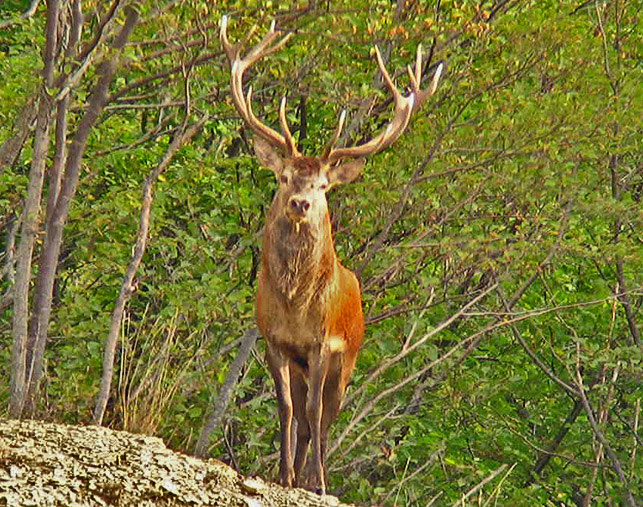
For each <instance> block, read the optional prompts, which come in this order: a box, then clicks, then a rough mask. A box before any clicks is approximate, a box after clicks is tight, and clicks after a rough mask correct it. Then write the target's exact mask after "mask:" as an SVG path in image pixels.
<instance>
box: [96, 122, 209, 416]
mask: <svg viewBox="0 0 643 507" xmlns="http://www.w3.org/2000/svg"><path fill="white" fill-rule="evenodd" d="M206 119H207V116H204V117H203V118H202V119H201V120H199V121H198V122H197V123H196V124H194V125H192V126H191V127H190V128H189V129H187V130H182V131H181V132H179V133H177V134H176V135H175V136H174V140H173V141H172V143H171V144H170V146H169V147H168V149H167V151H166V152H165V155H163V158H162V160H161V162H160V163H159V165H158V166H157V167H156V168H155V169H154V170H153V171H152V172H151V173H150V174H149V175H148V176H147V178H146V180H145V184H144V185H143V198H142V202H141V214H140V220H139V228H138V235H137V237H136V245H135V247H134V254H133V255H132V259H131V260H130V263H129V266H128V267H127V271H126V272H125V277H124V278H123V283H122V284H121V290H120V293H119V295H118V298H116V302H115V303H114V311H113V312H112V320H111V323H110V327H109V334H108V336H107V340H106V341H105V351H104V353H103V375H102V377H101V382H100V390H99V393H98V397H97V398H96V406H95V407H94V417H93V422H94V424H102V423H103V417H104V415H105V409H106V408H107V401H108V400H109V392H110V390H111V386H112V377H113V375H114V358H115V356H116V344H117V343H118V335H119V332H120V329H121V322H122V320H123V312H124V310H125V304H126V303H127V301H128V300H129V298H130V297H131V295H132V294H133V293H134V291H135V290H136V289H135V285H134V283H133V282H134V276H135V275H136V271H137V270H138V267H139V266H140V264H141V260H142V259H143V254H144V253H145V247H146V245H147V237H148V232H149V227H150V211H151V209H152V199H153V191H154V184H155V183H156V180H157V179H158V177H159V175H160V174H161V173H162V172H163V171H164V170H165V169H166V168H167V166H168V165H169V164H170V162H171V161H172V158H173V157H174V155H175V154H176V152H177V151H178V150H179V149H180V148H181V147H182V146H183V145H184V144H185V143H186V142H187V141H189V140H190V139H191V138H192V137H193V136H194V135H195V134H196V133H197V132H198V131H199V130H200V129H201V127H203V124H204V123H205V121H206Z"/></svg>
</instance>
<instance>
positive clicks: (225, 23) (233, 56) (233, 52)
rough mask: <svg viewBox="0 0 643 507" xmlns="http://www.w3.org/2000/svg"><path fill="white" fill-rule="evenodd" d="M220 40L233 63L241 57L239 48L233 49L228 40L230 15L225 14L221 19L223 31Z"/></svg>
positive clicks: (220, 31)
mask: <svg viewBox="0 0 643 507" xmlns="http://www.w3.org/2000/svg"><path fill="white" fill-rule="evenodd" d="M219 39H220V40H221V45H222V46H223V50H224V51H225V52H226V55H228V60H229V61H230V63H232V62H233V61H234V60H235V59H236V58H238V56H239V48H238V47H233V46H232V44H230V41H229V40H228V15H227V14H224V15H223V16H222V17H221V29H220V30H219Z"/></svg>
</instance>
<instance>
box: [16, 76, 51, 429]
mask: <svg viewBox="0 0 643 507" xmlns="http://www.w3.org/2000/svg"><path fill="white" fill-rule="evenodd" d="M49 111H50V107H49V96H48V95H47V90H46V88H45V86H44V85H43V87H42V90H41V93H40V104H39V106H38V119H37V122H36V132H35V134H34V148H33V151H34V154H33V160H32V163H31V171H30V172H29V185H28V187H27V198H26V199H25V205H24V208H23V211H22V214H23V219H22V229H21V234H20V242H19V243H18V250H17V254H16V257H17V260H16V275H15V284H14V286H13V314H12V320H13V322H12V332H13V348H12V350H11V387H10V398H9V416H10V417H12V418H16V419H18V418H20V417H21V415H22V408H23V406H24V395H25V387H26V386H25V381H26V379H25V373H26V354H27V334H28V325H27V323H28V321H29V283H30V281H31V258H32V255H33V247H34V241H35V238H36V234H37V233H38V215H39V210H40V197H41V194H42V184H43V180H44V177H45V162H46V158H47V146H48V141H49Z"/></svg>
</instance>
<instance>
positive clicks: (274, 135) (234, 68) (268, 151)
mask: <svg viewBox="0 0 643 507" xmlns="http://www.w3.org/2000/svg"><path fill="white" fill-rule="evenodd" d="M227 25H228V17H227V16H223V18H222V20H221V32H220V37H221V44H222V45H223V48H224V50H225V52H226V55H227V57H228V60H229V61H230V68H231V78H230V84H231V89H232V99H233V102H234V105H235V107H236V109H237V111H238V112H239V114H240V115H241V117H242V118H243V119H244V121H245V122H246V124H247V125H248V127H250V129H251V130H252V131H253V132H254V133H255V140H254V145H255V152H256V154H257V158H258V159H259V161H260V162H261V164H262V165H264V166H266V167H268V168H269V169H271V170H272V171H273V172H274V173H275V176H276V177H277V181H278V182H279V185H280V186H279V190H278V192H277V196H276V198H275V202H279V204H280V205H281V209H282V211H283V214H284V215H285V216H286V217H287V218H288V219H289V220H290V221H292V222H293V223H296V224H300V223H307V222H312V221H313V220H315V219H318V218H320V217H323V216H324V214H325V213H326V212H327V205H326V198H325V193H326V192H327V191H328V190H330V189H331V188H332V187H333V186H335V185H339V184H342V183H349V182H351V181H353V180H355V179H356V178H357V177H358V176H359V173H360V170H361V169H362V167H363V166H364V163H365V160H364V159H365V157H367V156H369V155H373V154H375V153H378V152H380V151H382V150H384V149H386V148H387V147H389V146H390V145H391V144H393V142H395V140H396V139H397V138H398V137H399V136H400V135H401V134H402V132H404V130H405V129H406V127H407V126H408V124H409V119H410V118H411V115H412V114H413V112H414V111H416V110H418V109H419V108H420V106H421V105H422V104H423V103H424V102H425V101H426V99H427V98H428V97H430V96H431V95H432V94H433V93H434V92H435V90H436V88H437V85H438V81H439V79H440V75H441V74H442V69H443V64H442V63H440V64H439V65H438V67H437V69H436V71H435V74H434V76H433V79H432V81H431V84H430V86H429V88H428V89H427V90H421V89H420V81H421V77H422V75H421V71H422V48H421V46H419V45H418V48H417V56H416V62H415V69H411V67H407V71H408V75H409V79H410V84H411V92H410V93H409V94H408V95H407V96H404V95H402V93H400V91H399V90H398V89H397V87H396V86H395V84H394V83H393V80H392V79H391V76H390V75H389V73H388V71H387V70H386V67H385V66H384V61H383V60H382V55H381V53H380V51H379V48H378V47H377V46H375V47H374V53H375V58H376V60H377V65H378V67H379V69H380V72H381V74H382V78H383V79H384V82H385V84H386V86H387V88H388V89H389V91H390V92H391V94H392V95H393V100H394V103H395V113H394V115H393V118H392V120H391V121H390V122H389V123H388V125H387V126H386V127H385V128H384V129H382V131H381V132H380V133H379V134H377V135H376V136H374V137H373V138H372V139H371V140H370V141H368V142H366V143H364V144H361V145H359V146H353V147H347V148H337V147H336V144H337V141H338V140H339V137H340V135H341V132H342V129H343V127H344V123H345V121H346V111H342V112H341V114H340V116H339V121H338V124H337V127H336V129H335V132H334V134H333V136H332V138H331V140H330V142H329V143H328V145H327V146H326V149H325V150H324V151H323V153H322V155H321V156H317V157H308V156H304V155H302V154H301V153H299V151H298V149H297V146H296V143H295V141H294V138H293V136H292V133H291V132H290V128H289V126H288V122H287V121H286V98H285V97H284V98H283V99H282V101H281V106H280V108H279V122H280V125H281V132H282V133H281V134H280V133H279V132H277V131H275V130H273V129H272V128H271V127H269V126H267V125H265V124H263V123H262V122H260V121H259V120H258V119H257V117H256V116H255V115H254V113H253V111H252V87H249V88H248V92H247V93H246V94H244V92H243V76H244V73H245V71H246V70H247V69H248V68H250V67H251V66H252V65H253V64H254V63H256V62H257V61H258V60H260V59H261V58H263V57H265V56H268V55H270V54H272V53H274V52H275V51H278V50H279V49H280V48H281V47H283V46H284V45H285V44H286V43H287V42H288V40H289V39H290V37H291V36H292V34H290V33H289V34H287V35H285V36H284V37H283V38H282V39H281V40H279V41H277V42H275V40H276V39H277V37H278V32H277V31H276V30H275V22H274V21H273V22H272V24H271V26H270V30H269V31H268V33H267V34H266V35H265V36H264V38H263V39H262V40H261V41H260V42H259V43H258V44H257V45H256V46H255V47H254V48H253V49H251V50H250V51H249V52H248V53H247V54H246V55H245V56H244V57H241V55H240V53H241V49H242V44H237V45H232V44H231V43H230V42H229V40H228V35H227ZM252 33H254V29H253V31H252V32H251V33H250V34H249V35H248V37H247V38H249V37H250V36H251V35H252Z"/></svg>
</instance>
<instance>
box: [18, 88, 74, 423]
mask: <svg viewBox="0 0 643 507" xmlns="http://www.w3.org/2000/svg"><path fill="white" fill-rule="evenodd" d="M68 105H69V95H67V96H65V97H64V98H63V99H62V100H61V101H60V102H59V103H58V106H57V114H56V155H55V157H54V163H53V165H52V167H51V170H50V171H49V193H48V195H47V211H46V214H45V217H46V219H45V224H46V227H45V230H49V227H50V225H51V221H52V217H53V216H54V215H53V212H54V208H55V205H56V201H57V200H58V192H59V190H60V180H61V177H62V166H63V164H64V161H65V157H66V144H67V107H68ZM51 254H52V252H51V249H49V248H43V249H42V250H41V252H40V258H39V262H38V266H39V269H38V276H37V277H36V283H35V287H34V303H33V310H32V313H31V318H30V319H29V338H28V342H27V343H28V345H27V358H26V363H27V374H26V379H27V399H26V404H25V410H26V415H27V416H28V417H33V415H34V413H35V409H36V401H37V397H38V384H39V381H40V377H41V375H42V362H43V355H44V349H45V343H46V340H47V323H48V322H49V317H50V314H51V301H52V294H53V285H54V278H55V274H56V266H57V262H58V259H57V257H56V258H52V255H51Z"/></svg>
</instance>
